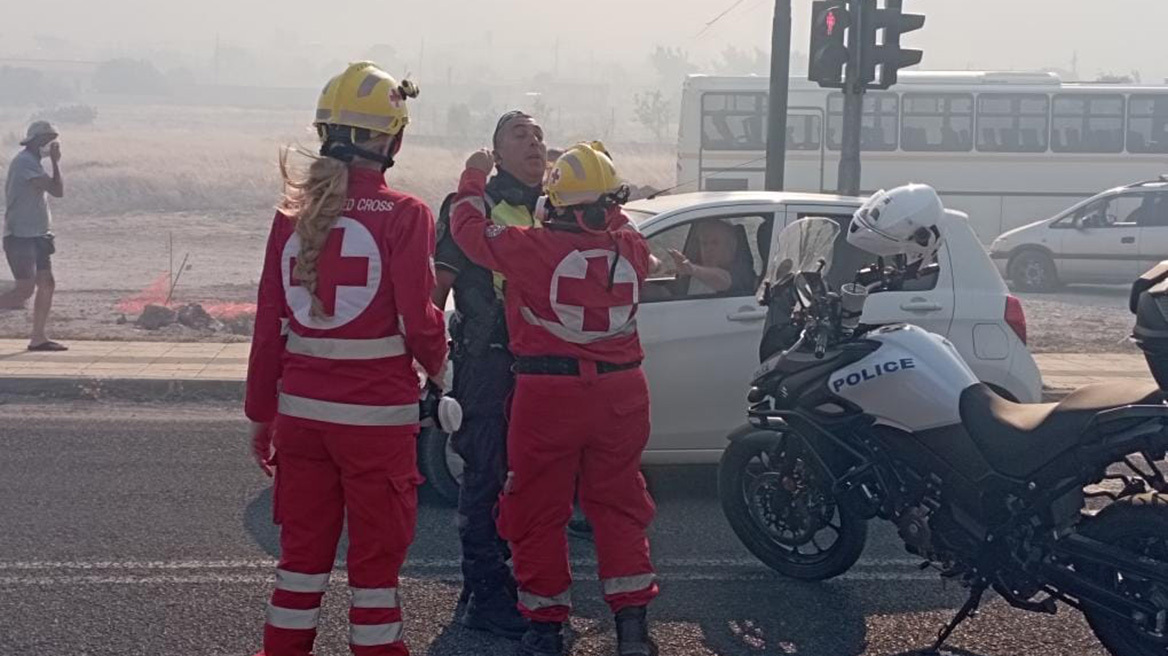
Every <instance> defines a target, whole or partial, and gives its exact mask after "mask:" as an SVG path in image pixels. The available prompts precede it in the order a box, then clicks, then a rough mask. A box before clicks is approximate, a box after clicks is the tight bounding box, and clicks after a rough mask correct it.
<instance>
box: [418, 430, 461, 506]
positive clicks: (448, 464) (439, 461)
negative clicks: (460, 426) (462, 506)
mask: <svg viewBox="0 0 1168 656" xmlns="http://www.w3.org/2000/svg"><path fill="white" fill-rule="evenodd" d="M418 469H419V470H420V471H421V472H422V475H423V476H425V477H426V481H427V482H428V483H430V487H432V488H434V491H435V492H437V493H438V495H439V496H440V497H442V499H443V500H445V501H446V502H448V503H450V504H451V505H455V504H457V503H458V490H459V488H460V487H462V471H463V462H462V458H460V457H459V456H458V454H457V453H455V452H454V448H453V447H452V446H451V442H450V435H449V434H447V433H444V432H442V431H440V430H438V429H436V428H424V429H422V434H421V435H420V436H418Z"/></svg>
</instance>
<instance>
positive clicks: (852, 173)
mask: <svg viewBox="0 0 1168 656" xmlns="http://www.w3.org/2000/svg"><path fill="white" fill-rule="evenodd" d="M849 4H850V5H851V16H852V27H851V29H849V30H848V67H847V75H846V77H845V81H844V85H845V86H844V116H843V119H844V121H843V143H842V144H841V148H840V163H839V185H838V188H839V193H840V194H842V195H844V196H858V195H859V194H860V130H861V128H862V126H863V120H864V91H865V84H864V80H863V78H862V75H861V71H862V70H863V64H864V62H863V52H862V51H863V49H862V48H861V45H862V36H861V35H863V33H864V22H865V21H867V20H871V18H872V17H871V16H870V15H869V13H868V7H869V5H870V4H874V3H871V0H849Z"/></svg>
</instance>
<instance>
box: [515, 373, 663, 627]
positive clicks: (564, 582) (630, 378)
mask: <svg viewBox="0 0 1168 656" xmlns="http://www.w3.org/2000/svg"><path fill="white" fill-rule="evenodd" d="M564 407H571V408H572V409H573V412H572V414H571V416H570V417H566V416H564V415H563V414H562V409H563V408H564ZM648 438H649V402H648V388H647V386H646V383H645V377H644V374H643V373H642V372H641V371H640V370H637V369H632V370H629V371H625V372H617V373H612V374H607V375H604V376H598V377H592V378H590V379H589V378H587V377H583V376H580V377H577V376H558V377H557V376H548V377H542V376H541V377H538V378H536V377H528V376H519V377H518V381H517V382H516V386H515V397H514V401H513V403H512V407H511V425H510V430H509V431H508V436H507V454H508V461H509V463H510V468H511V478H510V479H509V481H508V483H507V485H506V488H505V489H504V492H503V496H502V498H501V500H500V505H499V533H500V535H502V536H503V537H505V538H506V539H507V540H508V541H510V542H511V547H512V553H513V557H514V562H515V577H516V579H517V580H518V582H519V589H520V600H521V603H520V610H521V611H523V614H524V615H525V616H526V617H528V618H529V619H532V620H535V621H541V622H563V621H565V620H566V619H567V617H568V615H569V613H570V608H569V606H568V598H567V597H566V596H563V597H562V596H561V594H562V593H563V592H564V591H566V590H568V589H569V588H570V587H571V584H572V575H571V570H570V568H569V563H568V546H567V537H566V536H565V532H564V531H565V527H566V526H567V523H568V521H569V520H570V519H571V517H572V501H573V497H574V496H575V495H576V494H577V491H578V494H579V498H580V505H581V507H582V508H583V509H584V512H585V514H586V515H587V517H588V519H589V521H590V522H591V523H592V527H593V534H594V538H595V541H596V552H597V556H598V557H599V560H600V567H599V570H600V578H601V580H602V581H605V582H606V588H607V591H608V592H609V593H611V594H608V593H606V595H605V601H607V602H608V604H609V607H610V608H611V609H612V610H613V612H617V611H619V610H622V609H624V608H627V607H629V606H644V605H647V604H648V603H649V602H650V601H651V600H652V599H653V598H654V597H655V596H656V595H657V585H656V583H655V582H654V580H653V578H652V572H653V564H652V562H651V561H650V559H649V542H648V540H647V539H646V537H645V530H646V528H647V527H648V526H649V524H650V522H651V521H652V519H653V515H654V512H655V507H654V505H653V501H652V499H651V498H650V497H649V494H648V492H647V491H646V490H645V481H644V478H642V477H641V474H640V460H641V452H642V451H643V450H644V447H645V444H646V442H647V441H648ZM525 596H526V598H527V599H528V601H529V602H530V603H527V602H524V601H523V599H524V597H525ZM549 602H550V603H549ZM561 602H563V603H561Z"/></svg>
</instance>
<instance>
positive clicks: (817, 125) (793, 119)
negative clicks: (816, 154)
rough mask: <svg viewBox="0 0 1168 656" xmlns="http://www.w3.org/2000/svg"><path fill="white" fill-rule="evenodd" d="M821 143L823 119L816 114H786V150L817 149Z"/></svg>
mask: <svg viewBox="0 0 1168 656" xmlns="http://www.w3.org/2000/svg"><path fill="white" fill-rule="evenodd" d="M822 143H823V119H822V118H820V116H819V115H818V114H802V113H798V114H795V113H792V114H788V115H787V150H819V147H820V146H821V145H822Z"/></svg>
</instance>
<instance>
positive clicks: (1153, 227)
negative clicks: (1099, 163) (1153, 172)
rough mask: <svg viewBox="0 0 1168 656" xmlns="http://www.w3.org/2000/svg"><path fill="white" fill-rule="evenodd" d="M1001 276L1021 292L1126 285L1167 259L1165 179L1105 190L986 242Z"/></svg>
mask: <svg viewBox="0 0 1168 656" xmlns="http://www.w3.org/2000/svg"><path fill="white" fill-rule="evenodd" d="M990 256H991V257H993V259H994V261H995V262H996V263H997V265H998V268H999V270H1000V271H1001V273H1002V277H1003V278H1006V279H1008V280H1010V281H1011V282H1013V283H1014V285H1015V287H1016V288H1018V289H1020V290H1025V291H1040V292H1041V291H1052V290H1054V289H1056V288H1058V286H1059V285H1061V284H1068V283H1101V284H1112V283H1115V284H1125V285H1129V284H1131V282H1132V281H1133V280H1135V279H1136V278H1138V277H1139V275H1140V273H1141V272H1143V271H1146V270H1147V269H1149V268H1151V267H1153V266H1155V265H1156V264H1157V263H1159V262H1160V261H1162V260H1164V259H1165V258H1168V177H1162V178H1161V179H1158V180H1150V181H1147V182H1138V183H1136V184H1131V185H1127V186H1124V187H1117V188H1115V189H1109V190H1108V191H1105V192H1103V193H1101V194H1098V195H1096V196H1093V197H1091V198H1088V199H1087V200H1085V201H1083V202H1081V203H1078V204H1076V205H1073V206H1071V207H1070V208H1068V209H1067V210H1065V211H1063V212H1061V213H1059V214H1057V215H1055V216H1053V217H1051V218H1049V219H1045V220H1042V221H1038V222H1035V223H1031V224H1029V225H1025V226H1022V227H1021V228H1017V229H1014V230H1011V231H1009V232H1006V233H1004V234H1002V236H1000V237H998V238H997V239H996V240H994V242H993V244H992V245H991V246H990Z"/></svg>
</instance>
